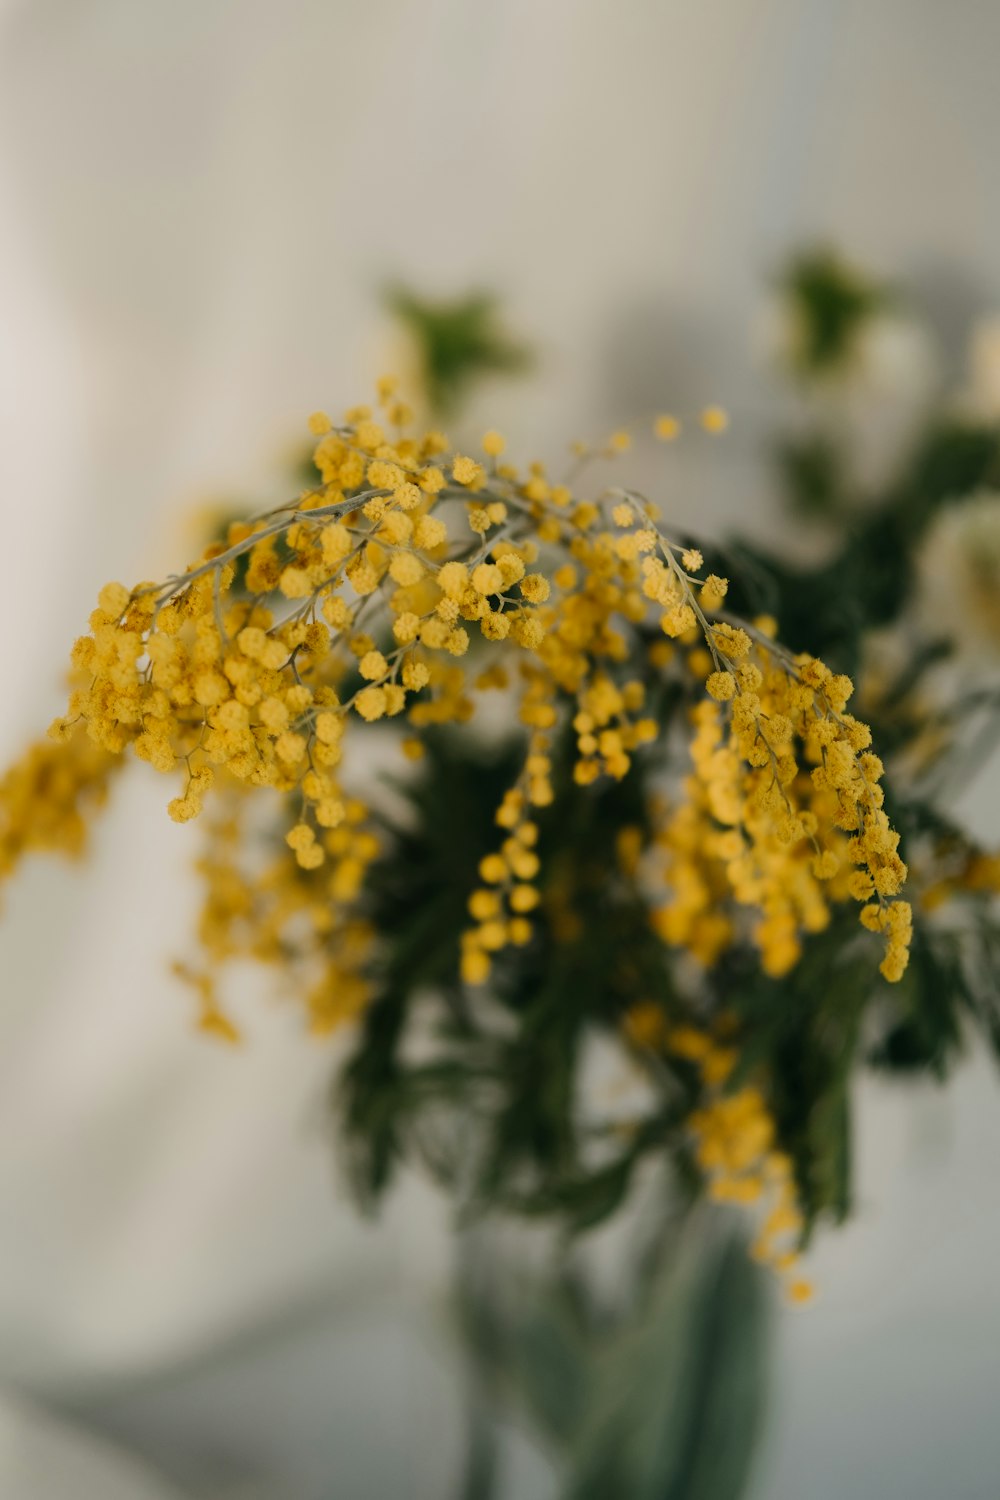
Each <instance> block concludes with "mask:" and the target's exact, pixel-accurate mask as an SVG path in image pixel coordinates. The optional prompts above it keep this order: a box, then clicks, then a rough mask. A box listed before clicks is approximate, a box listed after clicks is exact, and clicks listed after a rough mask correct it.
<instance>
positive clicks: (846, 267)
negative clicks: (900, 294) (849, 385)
mask: <svg viewBox="0 0 1000 1500" xmlns="http://www.w3.org/2000/svg"><path fill="white" fill-rule="evenodd" d="M780 288H781V291H782V292H783V294H784V295H785V296H786V297H787V298H788V299H789V300H790V302H791V304H792V307H793V309H794V312H795V317H796V325H797V332H798V336H799V343H798V349H797V355H798V358H797V363H798V365H799V368H800V372H801V373H802V374H804V375H826V374H828V373H829V372H831V371H834V370H836V369H837V368H838V367H839V366H841V365H843V364H844V363H845V362H846V361H847V360H848V359H849V358H850V355H851V352H852V347H853V345H854V342H855V340H856V338H857V335H858V333H859V331H860V330H861V328H862V327H863V326H864V324H865V323H866V322H867V321H868V319H869V318H870V317H872V316H873V314H875V313H877V312H881V311H882V309H883V308H885V307H887V306H889V305H891V303H892V301H893V300H894V293H893V291H892V289H891V288H889V287H887V286H882V285H880V284H879V283H878V282H876V281H874V280H873V279H872V278H870V277H868V276H866V275H865V274H864V272H862V271H859V270H858V269H857V268H856V267H855V266H853V265H851V263H850V262H849V261H848V260H846V259H845V257H844V256H843V255H841V254H840V252H839V251H837V250H833V249H831V248H829V247H825V246H823V247H819V248H817V249H814V250H806V251H803V252H802V253H801V254H800V255H797V256H796V257H795V259H794V260H793V261H792V262H791V264H790V265H789V266H788V267H787V268H786V270H785V271H784V273H783V274H782V276H781V278H780Z"/></svg>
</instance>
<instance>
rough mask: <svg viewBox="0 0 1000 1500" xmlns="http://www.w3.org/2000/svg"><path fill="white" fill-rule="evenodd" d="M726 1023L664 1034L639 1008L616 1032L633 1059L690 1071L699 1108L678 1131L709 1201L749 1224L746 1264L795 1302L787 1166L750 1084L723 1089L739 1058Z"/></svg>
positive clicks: (793, 1198)
mask: <svg viewBox="0 0 1000 1500" xmlns="http://www.w3.org/2000/svg"><path fill="white" fill-rule="evenodd" d="M727 1021H728V1018H727V1017H720V1018H719V1020H718V1021H717V1023H716V1026H715V1028H714V1031H712V1032H709V1031H706V1030H703V1029H702V1028H701V1027H698V1026H692V1025H680V1026H669V1025H668V1023H667V1018H666V1016H665V1014H664V1011H663V1010H662V1009H661V1007H660V1006H659V1005H657V1004H655V1003H654V1002H652V1001H646V1002H640V1003H639V1004H637V1005H634V1006H632V1007H631V1008H630V1010H629V1011H628V1012H627V1013H626V1015H625V1021H624V1030H625V1035H626V1037H627V1039H628V1040H629V1041H630V1042H631V1043H632V1045H633V1046H634V1047H636V1048H637V1049H638V1050H639V1051H640V1052H654V1053H659V1054H661V1055H666V1056H667V1057H670V1058H672V1059H676V1060H678V1061H680V1062H681V1063H682V1064H685V1065H687V1066H689V1067H691V1068H693V1069H694V1071H695V1073H696V1076H697V1080H698V1086H699V1092H700V1095H701V1103H699V1105H698V1107H697V1108H696V1109H695V1110H693V1111H692V1113H691V1114H690V1115H689V1116H688V1119H687V1122H686V1128H687V1131H688V1133H689V1135H690V1137H691V1140H692V1141H693V1145H694V1157H695V1161H696V1163H697V1165H698V1167H699V1168H700V1170H701V1171H702V1173H703V1174H704V1176H705V1178H706V1181H707V1184H708V1194H709V1197H710V1198H712V1199H714V1200H715V1201H716V1202H717V1203H732V1204H736V1205H739V1206H740V1207H741V1208H742V1209H743V1210H744V1211H746V1212H747V1213H749V1214H751V1215H752V1216H753V1220H754V1223H755V1233H754V1240H753V1245H752V1252H753V1255H754V1258H755V1259H756V1260H758V1261H760V1262H761V1263H762V1264H763V1265H766V1266H769V1267H770V1268H771V1269H772V1270H774V1271H776V1272H778V1273H779V1274H780V1275H782V1276H783V1277H785V1278H786V1286H787V1290H788V1294H789V1296H790V1297H791V1299H792V1300H793V1301H797V1302H803V1301H806V1300H807V1299H808V1298H809V1297H810V1296H811V1295H812V1288H811V1286H810V1284H809V1283H808V1282H806V1281H804V1280H802V1279H801V1278H800V1277H799V1276H798V1275H797V1270H798V1264H799V1252H798V1244H799V1241H800V1239H801V1236H802V1230H803V1223H804V1221H803V1216H802V1212H801V1210H800V1207H799V1203H798V1195H797V1192H796V1187H795V1179H794V1175H793V1172H792V1163H791V1161H790V1160H789V1158H788V1157H787V1156H786V1155H785V1153H784V1152H782V1151H779V1150H778V1149H777V1145H776V1142H777V1127H776V1124H775V1120H774V1116H773V1114H772V1112H771V1110H770V1108H769V1106H768V1103H767V1099H766V1097H765V1095H764V1093H763V1092H762V1090H761V1089H760V1088H758V1087H756V1086H754V1085H752V1084H744V1085H742V1086H741V1087H739V1088H735V1089H728V1085H729V1084H730V1080H731V1078H732V1075H733V1072H734V1070H735V1068H736V1064H737V1062H738V1061H739V1052H738V1049H737V1047H736V1046H735V1044H734V1037H733V1035H732V1027H731V1026H729V1025H727ZM727 1089H728V1091H727Z"/></svg>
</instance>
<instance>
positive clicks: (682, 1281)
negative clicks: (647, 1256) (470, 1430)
mask: <svg viewBox="0 0 1000 1500" xmlns="http://www.w3.org/2000/svg"><path fill="white" fill-rule="evenodd" d="M697 1228H698V1230H699V1232H698V1233H697V1234H696V1235H685V1236H682V1237H681V1240H680V1242H679V1244H678V1243H673V1242H672V1241H668V1242H669V1243H672V1246H673V1248H672V1250H671V1252H670V1253H664V1251H663V1247H662V1246H661V1249H660V1253H659V1254H658V1255H657V1256H656V1258H655V1259H654V1260H653V1261H652V1262H651V1263H650V1265H649V1266H648V1268H647V1271H646V1274H645V1275H644V1276H643V1277H642V1278H641V1279H640V1281H639V1284H638V1291H637V1293H636V1294H634V1295H633V1297H632V1298H631V1299H630V1300H628V1301H627V1302H626V1304H625V1305H624V1306H623V1307H618V1308H610V1307H608V1306H607V1305H606V1303H603V1302H601V1301H600V1300H598V1299H597V1298H596V1297H595V1295H594V1294H593V1293H592V1292H589V1291H588V1289H587V1285H586V1283H585V1282H584V1281H583V1280H581V1278H580V1277H579V1276H577V1275H576V1274H574V1272H573V1271H572V1270H568V1271H565V1272H563V1273H561V1274H559V1275H557V1276H556V1277H554V1278H553V1279H551V1280H535V1279H531V1278H527V1277H525V1276H523V1275H522V1276H520V1277H517V1278H515V1277H513V1276H511V1275H510V1274H509V1273H507V1274H506V1275H505V1274H504V1272H503V1269H502V1267H500V1266H499V1265H498V1264H497V1263H496V1258H495V1257H493V1258H489V1257H487V1259H486V1261H485V1263H484V1264H480V1265H477V1264H476V1263H475V1262H473V1271H474V1272H476V1273H477V1274H470V1273H469V1268H468V1267H467V1268H466V1274H465V1276H464V1278H463V1283H462V1295H461V1301H460V1307H461V1312H462V1318H463V1325H464V1331H465V1334H466V1346H467V1348H468V1350H469V1352H470V1354H471V1356H472V1358H473V1361H474V1366H473V1368H474V1372H475V1376H476V1379H477V1382H478V1383H479V1386H480V1389H481V1391H482V1393H483V1396H484V1397H488V1398H489V1399H490V1401H491V1404H492V1409H493V1411H494V1412H495V1410H496V1408H497V1407H498V1406H499V1407H500V1408H501V1409H504V1408H509V1409H511V1410H512V1411H514V1412H516V1413H518V1414H519V1415H520V1416H521V1417H522V1418H526V1419H527V1421H528V1422H529V1423H530V1424H531V1425H532V1426H533V1427H534V1428H535V1429H536V1430H537V1431H538V1432H539V1433H540V1434H541V1435H542V1437H543V1438H544V1439H545V1440H546V1441H547V1443H548V1445H549V1447H550V1449H551V1450H552V1452H553V1454H554V1456H555V1458H556V1461H557V1467H558V1470H559V1474H560V1486H559V1493H560V1495H562V1496H563V1497H564V1500H606V1497H608V1496H612V1495H613V1496H623V1497H624V1496H627V1497H629V1500H736V1497H737V1496H738V1495H740V1494H741V1493H742V1490H743V1486H744V1484H745V1481H746V1478H747V1474H748V1471H749V1467H750V1463H751V1460H752V1458H753V1454H754V1450H755V1446H756V1442H757V1439H758V1436H759V1433H760V1429H761V1423H762V1417H763V1412H764V1405H765V1394H766V1388H767V1380H766V1362H767V1343H768V1341H767V1321H766V1312H767V1291H768V1288H767V1284H766V1279H765V1276H764V1274H763V1273H762V1272H761V1271H760V1270H759V1269H758V1268H757V1267H756V1266H755V1265H754V1264H753V1262H752V1261H751V1260H750V1258H749V1256H748V1255H747V1249H746V1245H745V1243H744V1242H743V1241H742V1240H741V1239H740V1238H739V1237H734V1236H732V1235H729V1234H725V1233H721V1232H720V1226H719V1224H717V1223H716V1224H714V1225H713V1226H709V1227H708V1232H705V1230H706V1226H704V1225H701V1226H697ZM465 1493H466V1494H467V1495H469V1496H470V1497H471V1496H472V1495H475V1497H476V1500H486V1497H487V1496H488V1495H489V1494H490V1493H491V1490H490V1489H489V1488H488V1486H486V1485H480V1486H479V1487H478V1488H477V1489H472V1488H467V1489H466V1492H465Z"/></svg>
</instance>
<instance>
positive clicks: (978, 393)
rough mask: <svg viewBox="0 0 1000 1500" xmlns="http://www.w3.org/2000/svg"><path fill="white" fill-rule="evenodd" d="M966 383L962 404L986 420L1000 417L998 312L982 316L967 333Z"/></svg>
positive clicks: (999, 322) (999, 326)
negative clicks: (990, 315) (967, 372)
mask: <svg viewBox="0 0 1000 1500" xmlns="http://www.w3.org/2000/svg"><path fill="white" fill-rule="evenodd" d="M968 367H969V384H968V388H967V390H966V392H965V399H964V402H963V405H965V406H967V407H968V409H969V411H970V413H971V415H973V416H976V417H980V418H983V419H985V420H986V421H988V422H995V421H998V420H1000V314H994V315H993V316H992V317H989V318H982V319H981V320H980V321H979V322H978V323H977V324H976V325H975V326H974V327H973V329H972V332H971V334H970V335H969V350H968Z"/></svg>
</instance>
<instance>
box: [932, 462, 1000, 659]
mask: <svg viewBox="0 0 1000 1500" xmlns="http://www.w3.org/2000/svg"><path fill="white" fill-rule="evenodd" d="M920 569H921V582H922V595H923V598H922V603H923V610H922V613H923V615H924V617H925V618H926V619H927V621H928V623H929V624H930V625H931V626H932V627H934V628H937V629H938V630H939V631H940V632H941V633H942V634H946V635H948V636H949V637H950V638H951V639H952V640H954V642H955V643H956V645H958V646H959V647H960V648H961V649H962V650H963V652H965V653H968V654H969V655H971V656H974V657H978V658H980V659H982V658H983V657H986V658H987V659H988V658H993V660H994V663H995V660H996V658H997V657H998V655H1000V490H979V491H977V492H976V493H975V494H972V495H969V496H967V497H966V498H965V499H962V500H960V501H959V502H958V503H956V504H953V505H951V506H949V507H947V508H946V509H945V510H943V511H942V512H941V513H940V515H939V516H938V518H937V520H936V521H935V522H934V524H933V525H932V527H931V529H930V530H929V532H928V533H927V536H926V538H925V540H924V544H923V548H922V551H921V557H920Z"/></svg>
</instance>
